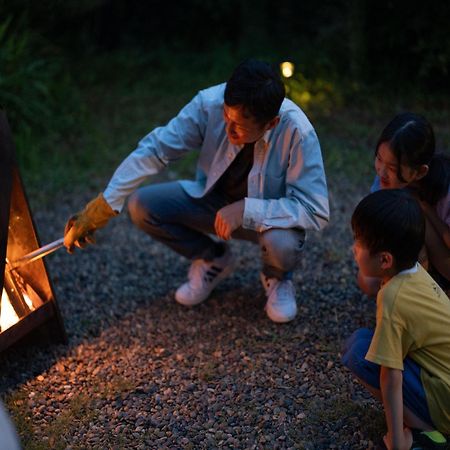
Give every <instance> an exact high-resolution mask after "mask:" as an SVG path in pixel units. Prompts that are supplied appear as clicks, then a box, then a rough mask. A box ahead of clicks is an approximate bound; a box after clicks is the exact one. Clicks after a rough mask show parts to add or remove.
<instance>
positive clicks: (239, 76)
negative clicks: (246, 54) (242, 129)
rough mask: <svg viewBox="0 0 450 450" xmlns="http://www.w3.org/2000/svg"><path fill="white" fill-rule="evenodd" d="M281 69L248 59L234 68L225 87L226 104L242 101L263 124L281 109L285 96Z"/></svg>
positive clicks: (232, 104)
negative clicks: (279, 71)
mask: <svg viewBox="0 0 450 450" xmlns="http://www.w3.org/2000/svg"><path fill="white" fill-rule="evenodd" d="M285 93H286V92H285V88H284V84H283V82H282V81H281V77H280V75H279V73H278V72H277V71H276V70H274V69H273V68H272V67H271V66H270V65H269V64H267V63H265V62H262V61H256V60H254V59H249V60H246V61H244V62H242V63H241V64H239V66H237V67H236V69H234V71H233V73H232V75H231V77H230V79H229V80H228V82H227V85H226V87H225V94H224V100H225V104H226V105H227V106H238V105H242V106H243V107H244V109H245V110H246V111H247V112H248V113H249V114H250V115H251V116H252V117H253V118H254V119H255V120H256V122H258V123H259V124H261V125H264V124H266V123H267V122H269V121H270V120H272V119H273V118H274V117H276V116H277V115H278V113H279V112H280V106H281V103H282V102H283V99H284V96H285Z"/></svg>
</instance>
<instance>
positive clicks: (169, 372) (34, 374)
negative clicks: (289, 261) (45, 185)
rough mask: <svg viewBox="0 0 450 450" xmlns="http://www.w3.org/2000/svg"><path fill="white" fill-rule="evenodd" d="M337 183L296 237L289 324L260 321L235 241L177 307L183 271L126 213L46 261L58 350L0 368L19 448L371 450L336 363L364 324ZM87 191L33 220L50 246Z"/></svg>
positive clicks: (27, 352) (368, 417)
mask: <svg viewBox="0 0 450 450" xmlns="http://www.w3.org/2000/svg"><path fill="white" fill-rule="evenodd" d="M351 186H353V185H351V183H349V182H348V181H347V180H342V179H340V180H337V179H331V180H330V191H331V194H332V195H331V204H332V214H333V216H332V223H331V224H330V226H329V227H328V228H326V230H324V231H323V232H321V233H311V235H310V238H309V240H308V244H307V247H306V250H305V257H304V260H303V264H302V268H301V270H299V271H298V272H297V273H296V274H295V277H294V281H295V285H296V288H297V299H298V305H299V315H298V317H297V318H296V320H294V321H293V322H291V323H289V324H285V325H277V324H273V323H271V322H270V321H269V320H268V319H267V317H266V315H265V313H264V310H263V308H264V303H265V297H264V292H263V289H262V287H261V286H260V283H259V280H258V272H259V258H258V250H257V248H256V246H253V245H252V244H249V243H243V242H233V243H232V247H233V250H234V251H235V253H236V254H237V255H238V259H239V264H238V268H237V270H236V271H235V272H234V274H232V275H231V276H230V277H229V278H228V279H227V280H225V281H224V282H223V283H222V284H221V285H219V287H218V288H217V289H216V290H215V291H214V292H213V294H212V295H211V297H210V298H209V299H208V300H207V301H206V302H205V303H204V304H201V305H199V306H198V307H195V308H190V309H189V308H185V307H182V306H180V305H178V304H177V303H176V302H175V301H174V299H173V294H174V290H175V288H176V287H177V286H178V285H179V284H180V283H181V282H183V281H184V280H185V276H186V271H187V268H188V262H187V261H186V260H184V259H183V258H181V257H179V256H177V255H176V254H174V253H172V252H170V251H168V250H166V248H165V247H164V246H162V245H160V244H158V243H156V242H154V241H152V240H151V239H150V238H149V237H147V236H146V235H145V234H144V233H142V232H140V231H139V230H137V229H136V228H134V227H133V226H132V224H131V223H130V221H129V219H128V217H127V215H126V214H122V215H121V216H119V217H118V218H116V219H114V220H113V221H112V223H110V225H108V227H107V229H105V230H102V231H101V232H99V233H98V236H97V240H98V244H97V245H96V246H92V247H90V248H89V249H86V250H84V251H82V252H77V253H76V254H75V255H73V256H71V255H68V254H67V253H66V252H64V251H63V250H59V251H58V252H56V253H55V254H53V255H50V256H48V257H47V258H46V261H47V267H48V269H49V273H50V277H51V279H52V281H53V284H54V287H55V293H56V297H57V300H58V303H59V306H60V309H61V311H62V315H63V318H64V322H65V326H66V330H67V334H68V336H69V344H68V345H67V346H64V345H50V346H27V347H23V346H20V347H17V348H14V349H13V350H12V351H9V352H6V354H4V355H3V356H2V357H1V358H0V367H2V371H1V374H0V389H1V393H2V397H3V398H4V399H5V400H6V401H8V402H9V406H10V408H11V409H13V412H14V411H16V412H15V413H14V414H15V415H14V420H15V421H16V423H18V427H19V428H20V430H21V434H22V436H21V438H22V440H23V443H24V445H25V447H26V448H27V447H28V448H37V447H36V446H34V447H33V445H34V444H35V443H36V442H41V443H42V447H41V448H67V449H85V448H93V449H107V448H111V449H112V448H114V449H122V448H123V449H126V448H133V449H134V448H136V449H328V448H336V449H363V448H364V449H366V448H373V446H374V444H373V442H374V441H376V440H377V439H378V438H379V437H381V435H382V433H383V431H384V425H383V415H382V410H381V408H380V407H379V405H378V404H377V403H376V402H375V401H374V400H372V399H371V398H370V397H369V396H368V395H367V394H366V393H365V392H364V391H363V389H362V388H360V387H359V386H358V385H357V384H356V383H355V382H354V380H353V379H352V377H351V375H350V374H349V373H348V372H347V371H346V370H345V369H344V368H343V367H342V366H341V364H340V360H339V358H340V354H339V350H340V348H341V345H342V343H343V341H344V340H345V338H346V337H347V336H348V335H350V334H351V332H352V331H353V330H355V329H356V328H358V327H360V326H373V324H374V307H375V305H374V303H373V302H371V301H369V300H368V299H367V298H365V297H363V296H361V294H360V292H359V291H358V289H357V287H356V284H355V265H354V263H353V259H352V255H351V250H350V246H351V233H350V228H349V218H350V215H351V212H352V210H353V207H354V205H355V204H356V202H357V201H358V200H359V199H360V198H361V195H362V194H363V193H364V190H365V188H366V187H365V186H364V187H361V188H355V187H351ZM94 194H95V193H94V192H86V193H85V194H83V195H73V196H67V198H66V199H65V202H64V207H63V208H51V207H48V208H46V209H41V210H39V211H33V214H34V218H35V221H36V223H37V227H38V232H39V235H40V238H41V241H42V242H43V243H46V242H50V241H52V240H54V239H56V238H58V237H60V235H61V234H62V230H63V227H64V223H65V220H66V218H67V217H68V215H69V214H70V213H72V212H73V211H74V210H77V209H79V208H80V207H81V206H82V205H83V204H84V203H85V201H87V200H89V199H90V198H91V197H92V196H93V195H94ZM58 203H61V202H60V201H58ZM13 404H14V405H15V407H14V408H13V407H12V405H13ZM17 411H20V415H21V417H18V415H17ZM22 422H25V423H26V427H25V428H24V427H23V426H22V425H19V424H20V423H22ZM23 430H26V431H23ZM33 443H34V444H33Z"/></svg>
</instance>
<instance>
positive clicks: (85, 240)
mask: <svg viewBox="0 0 450 450" xmlns="http://www.w3.org/2000/svg"><path fill="white" fill-rule="evenodd" d="M117 214H119V213H118V212H117V211H114V210H113V209H112V208H111V206H109V204H108V203H107V201H106V200H105V198H104V197H103V194H98V196H97V197H96V198H94V200H91V201H90V202H89V203H88V204H87V205H86V207H85V208H84V209H83V211H80V212H79V213H77V214H75V215H73V216H72V217H71V218H70V219H69V220H68V221H67V223H66V228H65V229H64V245H65V247H66V248H67V251H68V252H69V253H72V252H73V250H74V248H75V246H76V247H79V248H83V247H85V246H86V245H87V244H93V243H94V242H95V241H94V238H93V233H94V231H95V230H96V229H97V228H102V227H104V226H105V225H106V224H107V223H108V221H109V219H111V217H114V216H117Z"/></svg>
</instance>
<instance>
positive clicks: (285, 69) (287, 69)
mask: <svg viewBox="0 0 450 450" xmlns="http://www.w3.org/2000/svg"><path fill="white" fill-rule="evenodd" d="M280 68H281V73H282V74H283V77H285V78H290V77H292V75H294V64H292V63H291V62H289V61H285V62H282V63H281V64H280Z"/></svg>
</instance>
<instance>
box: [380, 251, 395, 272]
mask: <svg viewBox="0 0 450 450" xmlns="http://www.w3.org/2000/svg"><path fill="white" fill-rule="evenodd" d="M380 267H381V269H382V270H389V269H392V268H393V267H394V256H393V255H392V253H389V252H381V253H380Z"/></svg>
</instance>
